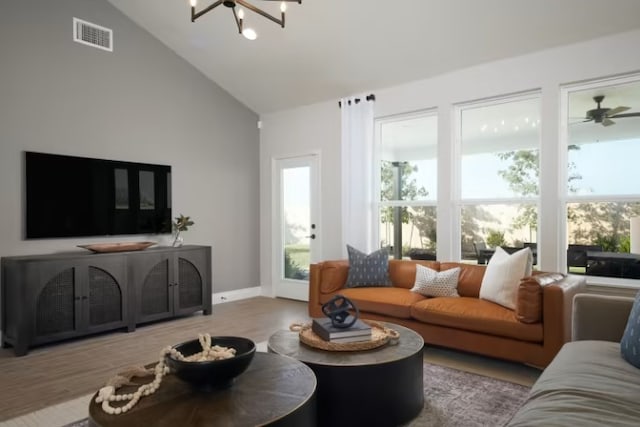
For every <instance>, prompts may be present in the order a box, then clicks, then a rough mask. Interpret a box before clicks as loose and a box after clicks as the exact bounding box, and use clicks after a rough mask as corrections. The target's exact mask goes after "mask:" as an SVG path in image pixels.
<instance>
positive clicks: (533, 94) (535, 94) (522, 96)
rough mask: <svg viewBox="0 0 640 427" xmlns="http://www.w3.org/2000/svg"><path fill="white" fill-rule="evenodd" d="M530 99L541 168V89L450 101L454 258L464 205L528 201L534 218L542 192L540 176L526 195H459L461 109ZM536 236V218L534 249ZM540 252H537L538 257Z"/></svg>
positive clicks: (459, 246) (458, 257) (457, 252)
mask: <svg viewBox="0 0 640 427" xmlns="http://www.w3.org/2000/svg"><path fill="white" fill-rule="evenodd" d="M530 99H537V100H538V113H539V117H540V123H539V125H538V141H537V149H538V168H539V169H540V168H541V164H540V163H541V158H542V146H543V144H542V135H543V133H542V126H543V123H542V117H543V111H542V103H543V94H542V90H540V89H535V90H530V91H525V92H519V93H514V94H507V95H502V96H496V97H491V98H485V99H480V100H475V101H469V102H463V103H459V104H454V105H453V121H452V126H453V135H454V138H453V156H452V163H453V165H452V167H451V170H452V183H453V186H452V189H453V199H452V205H453V212H452V215H453V216H454V222H453V224H454V225H453V227H454V229H453V244H452V248H451V249H452V251H453V254H454V256H455V257H456V260H457V261H461V260H462V209H463V208H464V207H467V206H477V205H516V204H532V205H535V206H536V208H537V211H538V218H540V214H541V194H540V193H541V192H542V180H541V179H539V180H538V195H537V196H535V197H533V196H526V197H491V198H489V197H488V198H463V197H462V158H463V154H462V148H463V147H462V145H463V141H462V113H463V112H464V111H465V110H468V109H475V108H480V107H491V106H495V105H500V104H506V103H510V102H519V101H526V100H530ZM540 236H542V232H541V221H540V220H538V228H537V229H536V243H538V251H540V246H541V245H540ZM539 256H540V254H539V253H538V257H539Z"/></svg>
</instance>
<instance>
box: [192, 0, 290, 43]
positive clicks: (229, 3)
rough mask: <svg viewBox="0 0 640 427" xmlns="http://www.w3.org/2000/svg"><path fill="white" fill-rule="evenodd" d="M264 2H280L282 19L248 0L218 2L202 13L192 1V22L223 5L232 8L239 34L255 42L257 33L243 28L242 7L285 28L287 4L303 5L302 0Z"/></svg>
mask: <svg viewBox="0 0 640 427" xmlns="http://www.w3.org/2000/svg"><path fill="white" fill-rule="evenodd" d="M262 1H279V2H280V19H278V18H276V17H275V16H273V15H270V14H268V13H267V12H265V11H263V10H262V9H260V8H258V7H256V6H254V5H252V4H251V3H249V2H247V1H246V0H218V1H216V2H214V3H212V4H211V5H209V6H207V7H205V8H204V9H202V10H201V11H200V12H196V6H197V3H198V0H191V22H195V21H196V19H198V18H200V17H201V16H202V15H204V14H206V13H208V12H210V11H212V10H213V9H215V8H216V7H218V6H220V5H223V6H226V7H228V8H230V9H231V11H232V12H233V18H234V20H235V21H236V25H237V27H238V32H239V33H240V34H242V35H243V36H245V37H246V38H248V39H249V40H255V39H256V37H257V34H256V32H255V31H254V30H253V29H251V28H245V27H244V26H243V23H244V9H241V8H240V6H241V7H244V8H245V9H248V10H250V11H252V12H254V13H257V14H258V15H262V16H263V17H265V18H267V19H269V20H271V21H273V22H275V23H276V24H278V25H280V26H281V27H282V28H284V13H285V11H286V10H287V3H293V2H295V3H298V4H302V0H262ZM236 6H239V7H238V8H236Z"/></svg>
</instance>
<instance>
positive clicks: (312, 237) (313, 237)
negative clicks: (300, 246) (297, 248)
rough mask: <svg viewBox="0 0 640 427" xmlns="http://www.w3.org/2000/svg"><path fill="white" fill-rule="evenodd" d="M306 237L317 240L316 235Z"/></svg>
mask: <svg viewBox="0 0 640 427" xmlns="http://www.w3.org/2000/svg"><path fill="white" fill-rule="evenodd" d="M304 237H307V238H309V239H315V238H316V235H315V234H312V235H311V236H304Z"/></svg>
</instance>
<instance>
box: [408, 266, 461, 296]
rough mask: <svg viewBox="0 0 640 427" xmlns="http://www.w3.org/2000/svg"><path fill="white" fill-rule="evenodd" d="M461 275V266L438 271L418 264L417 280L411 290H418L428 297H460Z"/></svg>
mask: <svg viewBox="0 0 640 427" xmlns="http://www.w3.org/2000/svg"><path fill="white" fill-rule="evenodd" d="M459 275H460V267H456V268H451V269H449V270H444V271H440V272H438V271H435V270H433V269H431V268H429V267H425V266H424V265H420V264H416V282H415V283H414V285H413V288H411V292H417V293H419V294H421V295H424V296H426V297H459V296H460V295H458V276H459Z"/></svg>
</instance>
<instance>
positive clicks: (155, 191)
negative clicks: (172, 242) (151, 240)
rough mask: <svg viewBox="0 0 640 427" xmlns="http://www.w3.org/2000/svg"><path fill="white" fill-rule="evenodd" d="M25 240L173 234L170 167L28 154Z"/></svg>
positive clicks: (28, 152)
mask: <svg viewBox="0 0 640 427" xmlns="http://www.w3.org/2000/svg"><path fill="white" fill-rule="evenodd" d="M25 171H26V173H25V178H26V179H25V187H26V197H25V202H26V209H25V217H26V238H27V239H37V238H52V237H81V236H107V235H123V234H155V233H170V232H171V166H166V165H154V164H146V163H133V162H125V161H116V160H103V159H92V158H86V157H74V156H65V155H59V154H47V153H36V152H30V151H27V152H25Z"/></svg>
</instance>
